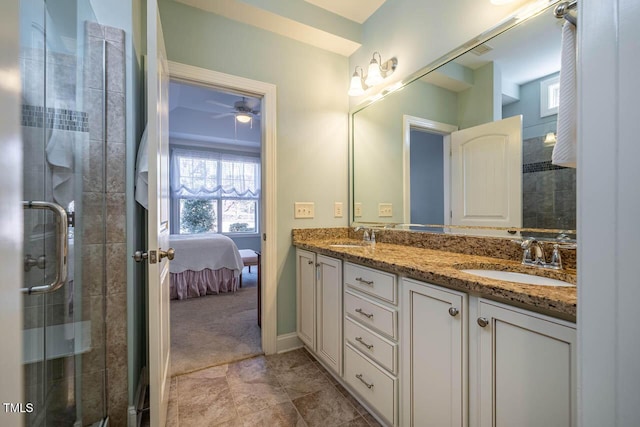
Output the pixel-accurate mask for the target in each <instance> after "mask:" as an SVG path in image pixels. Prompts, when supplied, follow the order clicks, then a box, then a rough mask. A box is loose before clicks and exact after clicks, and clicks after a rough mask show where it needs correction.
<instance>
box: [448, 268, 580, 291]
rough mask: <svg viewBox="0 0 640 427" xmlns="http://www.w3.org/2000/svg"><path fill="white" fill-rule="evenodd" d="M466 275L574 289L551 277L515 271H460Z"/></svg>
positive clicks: (572, 285) (571, 285) (566, 283)
mask: <svg viewBox="0 0 640 427" xmlns="http://www.w3.org/2000/svg"><path fill="white" fill-rule="evenodd" d="M460 271H462V272H464V273H469V274H475V275H476V276H481V277H486V278H488V279H496V280H506V281H508V282H516V283H523V284H525V285H538V286H567V287H574V286H575V285H574V284H571V283H569V282H565V281H562V280H558V279H552V278H550V277H542V276H535V275H533V274H526V273H516V272H513V271H502V270H483V269H465V270H460Z"/></svg>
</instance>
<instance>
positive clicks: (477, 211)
mask: <svg viewBox="0 0 640 427" xmlns="http://www.w3.org/2000/svg"><path fill="white" fill-rule="evenodd" d="M451 224H455V225H467V226H486V227H521V226H522V116H514V117H509V118H508V119H504V120H499V121H495V122H492V123H486V124H484V125H480V126H474V127H472V128H468V129H463V130H460V131H457V132H453V133H452V134H451ZM483 234H494V235H495V234H498V235H505V236H506V235H508V234H507V232H506V231H500V232H497V231H492V230H487V233H483Z"/></svg>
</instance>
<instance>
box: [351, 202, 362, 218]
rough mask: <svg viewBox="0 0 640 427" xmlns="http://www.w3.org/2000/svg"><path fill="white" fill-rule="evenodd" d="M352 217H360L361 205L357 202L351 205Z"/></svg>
mask: <svg viewBox="0 0 640 427" xmlns="http://www.w3.org/2000/svg"><path fill="white" fill-rule="evenodd" d="M353 216H355V217H361V216H362V203H360V202H357V203H354V204H353Z"/></svg>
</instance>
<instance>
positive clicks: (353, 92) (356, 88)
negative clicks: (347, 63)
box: [348, 72, 364, 96]
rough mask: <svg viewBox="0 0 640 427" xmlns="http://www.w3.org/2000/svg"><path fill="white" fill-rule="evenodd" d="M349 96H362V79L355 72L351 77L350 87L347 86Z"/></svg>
mask: <svg viewBox="0 0 640 427" xmlns="http://www.w3.org/2000/svg"><path fill="white" fill-rule="evenodd" d="M348 94H349V96H360V95H363V94H364V88H363V87H362V78H361V77H360V75H359V74H358V73H357V72H356V73H354V74H353V77H351V85H349V92H348Z"/></svg>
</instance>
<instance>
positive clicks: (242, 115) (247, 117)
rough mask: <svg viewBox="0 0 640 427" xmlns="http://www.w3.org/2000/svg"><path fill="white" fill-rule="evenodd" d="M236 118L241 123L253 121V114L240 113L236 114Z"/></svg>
mask: <svg viewBox="0 0 640 427" xmlns="http://www.w3.org/2000/svg"><path fill="white" fill-rule="evenodd" d="M236 120H237V121H239V122H240V123H249V122H250V121H251V116H250V115H249V114H247V113H238V114H236Z"/></svg>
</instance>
